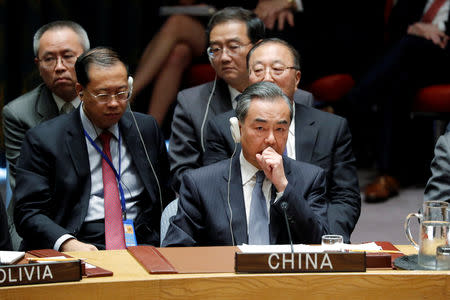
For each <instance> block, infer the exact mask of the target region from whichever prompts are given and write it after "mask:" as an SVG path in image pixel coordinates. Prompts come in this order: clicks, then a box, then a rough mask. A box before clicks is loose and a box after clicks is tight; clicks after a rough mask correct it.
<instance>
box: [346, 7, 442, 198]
mask: <svg viewBox="0 0 450 300" xmlns="http://www.w3.org/2000/svg"><path fill="white" fill-rule="evenodd" d="M449 14H450V0H420V1H408V0H399V1H397V2H396V4H395V6H394V7H393V8H392V13H391V16H390V20H389V30H388V33H389V48H388V51H386V53H385V55H384V56H383V57H382V58H381V59H380V60H379V61H378V62H377V63H376V64H374V65H373V67H372V68H371V69H370V70H369V71H368V72H367V74H366V75H365V76H364V77H363V78H362V80H361V81H360V82H359V83H358V85H357V86H356V87H355V88H354V89H353V90H352V91H351V92H350V94H349V96H348V98H349V101H348V104H349V106H351V108H352V112H353V113H352V115H349V120H350V121H351V122H350V125H352V123H354V125H352V126H353V127H352V130H353V132H354V134H355V139H357V138H358V139H360V140H363V139H364V138H366V137H370V139H366V140H364V142H365V143H370V142H371V141H372V140H375V141H376V143H375V146H376V147H375V148H376V153H375V154H376V163H377V169H378V176H377V177H376V178H375V179H374V180H373V182H371V183H370V184H368V185H367V186H366V187H365V189H364V194H365V200H366V201H368V202H378V201H384V200H386V199H388V198H390V197H392V196H395V195H396V194H397V193H398V192H399V188H400V185H404V186H406V185H408V184H414V183H416V182H422V181H423V179H424V178H423V174H424V171H425V170H426V169H425V168H427V167H428V166H426V165H424V164H422V163H420V161H424V158H423V157H422V156H420V154H421V153H424V152H425V153H428V149H422V148H424V145H427V146H428V145H429V144H427V143H424V141H425V140H426V137H425V136H422V137H421V135H429V134H430V133H431V125H430V127H429V128H428V131H426V132H424V130H423V128H424V127H425V126H423V125H421V126H420V128H418V129H415V128H414V127H413V125H414V123H413V122H412V120H411V118H410V110H411V103H412V102H413V99H414V97H415V95H416V93H417V91H418V90H419V89H420V88H422V87H425V86H428V85H432V84H433V85H434V84H444V83H445V84H448V83H450V73H449V72H448V70H449V69H450V46H449V44H448V40H449V34H450V26H449V25H448V21H449ZM374 106H376V107H377V114H378V115H379V117H378V118H377V120H376V122H375V124H374V122H372V120H371V119H369V118H368V116H369V115H370V113H371V112H372V107H374ZM355 110H356V111H357V113H354V111H355ZM352 119H354V120H353V122H352ZM368 120H371V121H369V122H370V124H368ZM370 126H373V127H374V128H375V134H373V135H375V136H376V138H375V139H374V138H373V135H372V134H368V130H367V128H370ZM358 131H359V132H358ZM420 138H421V139H420ZM413 142H417V144H413ZM411 149H414V150H415V151H410V150H411ZM361 152H362V154H364V153H366V151H364V150H363V151H361ZM425 157H426V155H425ZM411 162H416V163H415V164H412V163H411Z"/></svg>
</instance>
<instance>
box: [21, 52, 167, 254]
mask: <svg viewBox="0 0 450 300" xmlns="http://www.w3.org/2000/svg"><path fill="white" fill-rule="evenodd" d="M75 69H76V73H77V78H78V83H77V84H76V91H77V93H78V95H79V97H80V99H81V101H82V105H80V106H79V107H78V109H77V110H75V111H73V112H72V113H69V114H66V115H63V116H59V117H58V118H54V119H52V120H49V121H47V122H44V123H43V124H40V125H39V126H36V127H35V128H32V129H30V130H29V131H28V132H27V133H26V136H25V140H24V142H23V146H22V150H21V156H20V159H19V161H18V164H17V184H16V190H15V198H16V204H15V209H14V221H15V224H16V228H17V232H18V233H19V234H20V235H21V236H22V237H23V245H22V247H23V248H24V249H48V248H53V249H55V250H59V251H88V250H96V249H105V248H106V249H124V248H125V247H126V246H127V245H128V244H127V245H126V244H125V242H126V240H125V237H124V228H125V227H126V228H130V226H131V225H129V224H130V223H132V224H134V230H133V232H135V236H136V240H137V243H138V244H149V245H154V246H159V242H160V237H159V231H160V230H159V228H160V219H161V211H162V210H163V208H164V207H165V206H166V204H167V203H168V202H169V201H170V200H172V199H173V196H174V195H173V193H172V192H171V190H170V188H169V187H168V186H169V184H168V179H169V162H168V159H167V151H166V147H165V143H164V139H163V135H162V133H161V131H160V129H159V127H158V125H157V123H156V121H155V119H154V118H152V117H151V116H148V115H143V114H139V113H133V112H131V111H129V110H127V103H128V100H129V96H130V93H131V80H130V78H129V77H128V70H127V66H126V65H125V63H124V62H123V61H122V60H121V58H120V57H119V55H118V54H117V53H116V52H114V51H113V50H111V49H109V48H104V47H98V48H94V49H91V50H89V51H87V52H84V53H83V54H82V55H81V56H80V57H79V58H78V60H77V62H76V65H75ZM127 224H128V225H127ZM125 225H126V226H125ZM127 232H129V230H127ZM127 240H129V239H128V238H127Z"/></svg>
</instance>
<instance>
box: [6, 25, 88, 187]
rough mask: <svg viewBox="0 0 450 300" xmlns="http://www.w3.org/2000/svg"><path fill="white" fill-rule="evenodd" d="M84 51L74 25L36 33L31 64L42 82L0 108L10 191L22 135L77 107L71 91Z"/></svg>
mask: <svg viewBox="0 0 450 300" xmlns="http://www.w3.org/2000/svg"><path fill="white" fill-rule="evenodd" d="M88 49H89V39H88V36H87V34H86V31H85V30H84V29H83V28H82V27H81V26H80V25H79V24H77V23H75V22H72V21H55V22H52V23H49V24H46V25H44V26H42V27H41V28H39V29H38V30H37V31H36V33H35V35H34V38H33V50H34V55H35V59H34V61H35V63H36V65H37V67H38V69H39V74H40V75H41V78H42V80H43V81H44V82H43V83H42V84H41V85H39V86H38V87H37V88H35V89H34V90H32V91H30V92H29V93H26V94H24V95H22V96H20V97H19V98H17V99H15V100H13V101H11V102H10V103H8V105H6V106H5V107H4V108H3V128H4V135H5V147H6V158H7V159H8V163H9V172H10V181H11V187H12V189H13V190H14V186H15V181H14V178H15V173H16V171H15V165H16V161H17V159H18V157H19V153H20V146H21V145H22V141H23V139H24V136H25V132H26V131H27V130H28V129H30V128H33V127H34V126H36V125H38V124H40V123H42V122H44V121H46V120H49V119H52V118H54V117H56V116H58V115H59V114H60V113H64V112H65V111H69V110H73V109H74V108H76V107H78V105H79V104H80V99H79V98H78V97H77V93H76V91H75V83H76V82H77V77H76V75H75V68H74V65H75V61H76V60H77V57H78V56H80V55H81V53H83V51H86V50H88ZM70 106H72V108H70Z"/></svg>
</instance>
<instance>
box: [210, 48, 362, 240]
mask: <svg viewBox="0 0 450 300" xmlns="http://www.w3.org/2000/svg"><path fill="white" fill-rule="evenodd" d="M299 61H300V58H299V54H298V53H297V51H296V50H295V49H294V48H293V47H292V46H290V45H289V44H288V43H286V42H285V41H282V40H279V39H267V40H264V41H262V42H260V43H258V44H257V45H255V46H254V47H253V48H252V49H251V50H250V52H249V53H248V56H247V66H248V74H249V82H250V83H256V82H260V81H271V82H274V83H276V84H277V85H278V86H279V87H280V88H281V89H282V90H283V92H284V93H285V94H286V95H287V96H288V97H289V99H291V101H293V109H294V117H293V119H292V123H291V125H290V127H289V135H288V140H287V145H286V153H287V155H288V156H289V157H290V158H292V159H295V160H298V161H303V162H308V163H311V164H314V165H317V166H319V167H321V168H323V169H324V170H325V172H326V177H327V194H326V196H327V199H328V200H329V204H330V205H329V207H328V221H329V227H330V228H329V229H330V233H333V234H341V235H343V236H344V240H345V241H346V242H350V235H351V233H352V231H353V229H354V227H355V225H356V222H357V221H358V218H359V214H360V210H361V197H360V192H359V185H358V176H357V174H356V166H355V158H354V156H353V151H352V145H351V140H352V138H351V134H350V130H349V128H348V126H347V122H346V120H345V119H343V118H341V117H338V116H336V115H332V114H329V113H325V112H322V111H320V110H317V109H314V108H311V107H307V106H305V105H302V104H301V103H298V102H297V98H296V97H295V94H296V91H297V85H298V83H299V81H300V78H301V72H300V63H299ZM234 115H235V113H234V111H230V112H227V113H224V114H223V115H219V116H217V117H215V118H213V119H212V120H211V121H210V123H209V124H208V127H207V130H206V148H207V149H206V152H205V155H204V159H205V164H210V163H213V162H216V161H220V160H223V159H226V158H229V157H230V156H231V154H232V153H233V150H234V148H235V143H234V141H233V139H232V137H231V133H230V129H229V122H228V120H229V118H230V117H232V116H234Z"/></svg>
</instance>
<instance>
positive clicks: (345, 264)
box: [235, 252, 366, 273]
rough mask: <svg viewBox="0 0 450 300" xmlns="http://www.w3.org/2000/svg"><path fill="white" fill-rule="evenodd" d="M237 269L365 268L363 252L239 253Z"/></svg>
mask: <svg viewBox="0 0 450 300" xmlns="http://www.w3.org/2000/svg"><path fill="white" fill-rule="evenodd" d="M235 270H236V273H303V272H311V273H313V272H365V271H366V254H365V253H345V252H322V253H294V254H292V253H239V252H236V256H235Z"/></svg>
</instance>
